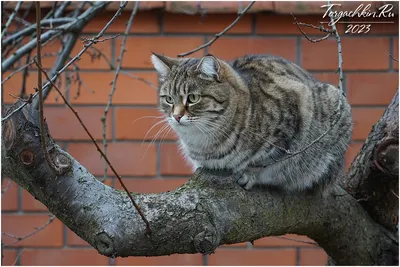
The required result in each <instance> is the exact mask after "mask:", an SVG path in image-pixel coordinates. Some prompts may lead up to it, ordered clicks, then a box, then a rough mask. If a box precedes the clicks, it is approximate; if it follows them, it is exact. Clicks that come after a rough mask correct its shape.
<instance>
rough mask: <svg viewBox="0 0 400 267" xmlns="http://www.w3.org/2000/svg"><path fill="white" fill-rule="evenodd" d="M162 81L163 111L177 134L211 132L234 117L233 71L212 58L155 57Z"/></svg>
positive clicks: (152, 59)
mask: <svg viewBox="0 0 400 267" xmlns="http://www.w3.org/2000/svg"><path fill="white" fill-rule="evenodd" d="M151 61H152V63H153V65H154V68H155V69H156V70H157V72H158V74H159V78H160V84H159V98H160V99H159V108H160V110H161V111H162V112H163V113H164V115H165V116H166V118H167V120H168V122H169V124H170V125H171V126H172V127H173V128H174V129H175V130H176V131H177V132H179V131H181V132H188V131H187V130H189V129H191V130H197V131H202V130H203V131H207V129H209V128H215V127H218V124H221V123H223V122H225V123H226V122H227V121H228V119H229V118H230V117H231V114H230V113H231V110H232V108H233V105H232V102H233V101H232V96H233V95H234V94H235V92H234V90H232V89H233V87H232V81H231V80H232V79H230V78H229V77H231V76H232V75H234V74H232V73H233V70H232V69H231V67H230V66H229V65H228V64H227V63H226V62H224V61H222V60H220V59H217V58H216V57H214V56H212V55H207V56H205V57H203V58H170V57H166V56H161V55H157V54H154V53H153V55H152V56H151Z"/></svg>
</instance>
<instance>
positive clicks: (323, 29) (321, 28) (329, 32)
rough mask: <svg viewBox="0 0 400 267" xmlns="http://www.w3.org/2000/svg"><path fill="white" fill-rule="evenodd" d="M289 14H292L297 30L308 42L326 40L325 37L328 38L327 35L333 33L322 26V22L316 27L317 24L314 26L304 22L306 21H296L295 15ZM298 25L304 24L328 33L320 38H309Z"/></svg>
mask: <svg viewBox="0 0 400 267" xmlns="http://www.w3.org/2000/svg"><path fill="white" fill-rule="evenodd" d="M290 14H291V15H292V17H293V20H294V24H296V26H297V28H298V29H299V31H300V32H301V33H302V34H303V36H304V37H305V38H306V39H307V40H308V41H310V42H312V43H318V42H321V41H323V40H326V39H328V38H329V36H331V34H332V33H333V31H332V30H327V29H325V28H324V26H323V24H321V25H320V26H319V27H317V26H314V25H312V24H306V23H302V22H298V21H297V19H296V17H295V16H294V15H293V13H290ZM300 25H303V26H306V27H311V28H314V29H317V30H320V31H322V32H327V33H328V34H327V35H325V36H324V37H322V38H319V39H311V38H310V37H308V35H307V34H306V33H305V32H304V31H303V29H302V28H301V27H300Z"/></svg>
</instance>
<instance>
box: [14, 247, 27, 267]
mask: <svg viewBox="0 0 400 267" xmlns="http://www.w3.org/2000/svg"><path fill="white" fill-rule="evenodd" d="M24 251H25V250H24V249H21V251H20V252H19V253H18V255H17V256H16V257H15V260H14V262H13V264H11V266H15V264H17V261H18V259H19V258H20V257H21V255H22V253H24Z"/></svg>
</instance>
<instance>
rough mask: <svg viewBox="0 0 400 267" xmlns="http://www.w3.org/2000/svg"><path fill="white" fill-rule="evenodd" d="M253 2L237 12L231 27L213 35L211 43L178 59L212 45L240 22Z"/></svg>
mask: <svg viewBox="0 0 400 267" xmlns="http://www.w3.org/2000/svg"><path fill="white" fill-rule="evenodd" d="M255 2H256V1H251V3H250V4H249V5H248V6H247V7H246V8H245V9H243V10H242V11H240V12H239V14H238V16H237V18H236V19H235V20H234V21H233V22H232V23H231V25H229V26H228V27H226V28H225V29H224V30H223V31H222V32H220V33H217V34H216V35H215V37H214V39H212V40H211V41H209V42H207V43H206V44H203V45H201V46H199V47H197V48H196V49H193V50H191V51H189V52H186V53H182V54H179V55H178V57H185V56H188V55H190V54H193V53H195V52H197V51H199V50H201V49H204V48H206V47H208V46H210V45H212V44H213V43H214V42H215V41H216V40H217V39H218V38H219V37H221V36H222V35H224V34H225V33H226V32H227V31H229V30H230V29H231V28H232V27H233V26H235V25H236V23H238V21H239V20H240V18H241V17H242V16H243V15H244V14H246V12H247V11H248V10H249V9H250V8H251V7H252V6H253V4H254V3H255Z"/></svg>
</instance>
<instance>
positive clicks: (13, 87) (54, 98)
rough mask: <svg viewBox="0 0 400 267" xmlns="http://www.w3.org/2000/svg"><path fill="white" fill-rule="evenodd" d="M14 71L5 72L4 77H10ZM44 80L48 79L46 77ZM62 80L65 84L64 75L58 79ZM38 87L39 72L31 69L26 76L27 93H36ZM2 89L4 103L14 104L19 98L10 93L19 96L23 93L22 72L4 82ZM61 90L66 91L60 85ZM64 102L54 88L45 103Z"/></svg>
mask: <svg viewBox="0 0 400 267" xmlns="http://www.w3.org/2000/svg"><path fill="white" fill-rule="evenodd" d="M11 73H12V71H9V72H5V73H4V74H3V79H6V77H8V76H9V75H10V74H11ZM42 77H43V80H44V82H45V81H46V80H45V79H44V76H42ZM58 80H60V81H61V82H62V84H64V81H65V77H64V75H62V76H60V77H59V78H58V79H57V81H58ZM56 85H58V83H57V82H56ZM37 87H38V83H37V72H36V71H29V72H28V76H27V78H26V85H25V88H26V94H27V95H29V94H34V93H35V90H34V88H37ZM2 90H4V91H3V92H4V94H3V96H4V103H6V104H12V103H14V102H16V101H17V99H15V98H14V97H12V96H10V95H9V94H13V95H15V96H17V97H19V96H20V94H21V90H22V72H18V73H16V74H15V75H13V76H11V77H10V79H8V80H7V81H6V82H5V83H4V84H3V88H2ZM60 90H61V92H64V90H63V87H60ZM61 103H63V101H62V99H61V98H60V97H59V95H58V93H57V91H56V90H54V89H52V90H51V92H50V94H49V95H48V97H47V98H46V101H45V104H61Z"/></svg>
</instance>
